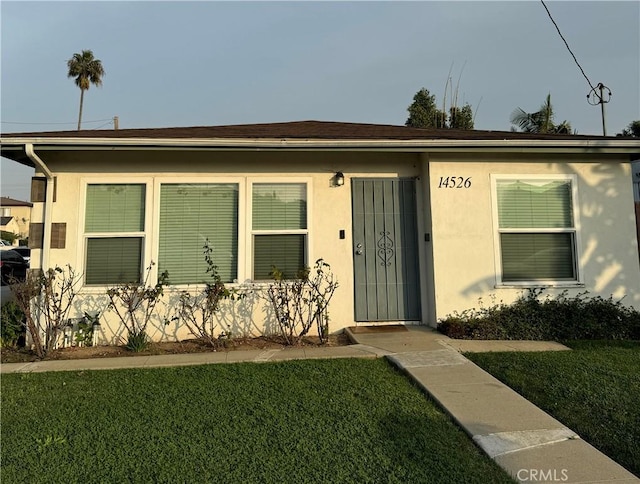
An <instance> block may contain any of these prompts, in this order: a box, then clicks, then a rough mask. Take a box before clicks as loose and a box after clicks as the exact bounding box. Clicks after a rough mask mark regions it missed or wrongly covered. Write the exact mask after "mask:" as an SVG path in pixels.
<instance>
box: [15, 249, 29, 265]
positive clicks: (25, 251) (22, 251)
mask: <svg viewBox="0 0 640 484" xmlns="http://www.w3.org/2000/svg"><path fill="white" fill-rule="evenodd" d="M12 250H15V251H16V252H17V253H18V254H20V255H21V256H22V258H23V259H24V260H26V261H27V263H28V264H31V249H30V248H29V247H27V246H26V245H20V246H18V247H14V248H13V249H12Z"/></svg>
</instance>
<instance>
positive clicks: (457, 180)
mask: <svg viewBox="0 0 640 484" xmlns="http://www.w3.org/2000/svg"><path fill="white" fill-rule="evenodd" d="M438 188H471V177H470V176H468V177H466V178H465V177H463V176H441V177H440V183H438Z"/></svg>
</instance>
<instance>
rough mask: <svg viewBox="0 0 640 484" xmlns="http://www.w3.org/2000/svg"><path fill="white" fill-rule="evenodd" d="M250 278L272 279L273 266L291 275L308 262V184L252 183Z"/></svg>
mask: <svg viewBox="0 0 640 484" xmlns="http://www.w3.org/2000/svg"><path fill="white" fill-rule="evenodd" d="M251 195H252V214H251V217H252V218H251V220H252V242H253V279H254V280H265V279H271V275H270V274H271V272H272V270H273V268H274V267H276V268H278V269H279V270H280V271H282V272H283V273H284V275H285V277H287V278H293V277H295V276H296V274H297V273H298V272H299V271H300V270H301V269H303V268H304V267H305V266H306V264H307V238H308V227H307V185H306V184H305V183H254V184H253V185H252V191H251Z"/></svg>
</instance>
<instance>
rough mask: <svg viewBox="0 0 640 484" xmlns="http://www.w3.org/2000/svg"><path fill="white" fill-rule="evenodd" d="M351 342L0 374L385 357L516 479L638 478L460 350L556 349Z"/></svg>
mask: <svg viewBox="0 0 640 484" xmlns="http://www.w3.org/2000/svg"><path fill="white" fill-rule="evenodd" d="M347 334H348V335H349V337H350V338H351V340H352V341H353V342H354V343H355V344H353V345H350V346H339V347H332V348H285V349H282V350H279V349H276V350H264V351H263V350H253V351H229V352H226V351H221V352H212V353H192V354H180V355H157V356H131V357H120V358H94V359H87V360H55V361H39V362H33V363H8V364H2V365H0V372H1V373H32V372H46V371H79V370H104V369H119V368H156V367H166V366H188V365H204V364H213V363H234V362H245V361H249V362H266V361H285V360H294V359H318V358H378V357H386V358H388V359H389V360H390V361H391V362H392V363H393V364H394V365H396V366H397V367H398V368H400V369H402V370H403V371H404V372H405V373H406V374H407V375H408V376H409V377H410V378H411V379H413V380H414V381H415V382H416V384H417V385H419V386H420V387H421V388H422V389H423V390H424V391H425V392H426V393H427V394H428V395H430V396H431V397H432V398H433V399H434V400H435V401H436V402H437V403H438V404H439V405H440V406H441V407H442V408H443V409H444V411H446V412H447V413H448V414H449V415H450V416H451V417H452V418H453V420H454V421H456V422H457V423H458V424H459V425H460V426H461V427H462V428H463V429H464V430H465V431H466V432H467V433H468V434H469V436H470V437H471V438H472V439H473V440H474V441H475V442H476V444H477V445H478V446H479V447H480V448H481V449H482V450H484V451H485V452H486V453H487V454H488V455H489V456H490V457H491V458H492V459H494V460H495V461H496V462H497V463H498V464H499V465H500V466H502V467H503V468H504V469H506V470H507V472H509V473H510V474H511V475H512V476H513V477H514V478H515V479H516V480H518V481H520V482H527V483H531V482H536V483H538V482H568V483H596V482H598V483H605V482H608V483H620V484H623V483H632V482H634V483H638V482H640V479H638V478H636V477H635V476H634V475H633V474H631V473H630V472H628V471H626V470H625V469H624V468H623V467H621V466H620V465H618V464H616V463H615V462H614V461H613V460H611V459H610V458H608V457H607V456H605V455H604V454H602V453H601V452H599V451H598V450H596V449H595V448H594V447H592V446H591V445H589V444H587V443H586V442H584V441H583V440H581V439H580V437H579V436H578V435H577V434H576V433H575V432H573V431H572V430H571V429H569V428H567V427H565V426H564V425H562V424H561V423H560V422H558V421H557V420H555V419H554V418H552V417H551V416H550V415H548V414H546V413H545V412H543V411H542V410H540V409H539V408H538V407H536V406H535V405H533V404H532V403H531V402H529V401H527V400H526V399H524V398H523V397H521V396H520V395H519V394H518V393H516V392H515V391H513V390H511V389H510V388H509V387H507V386H506V385H504V384H503V383H501V382H500V381H498V380H497V379H495V378H494V377H492V376H491V375H489V374H488V373H487V372H485V371H484V370H482V369H481V368H480V367H478V366H476V365H475V364H473V363H472V362H471V361H469V360H468V359H467V358H465V357H464V356H463V355H462V354H461V353H460V352H476V351H477V352H482V351H562V350H567V349H568V348H566V347H564V346H562V345H560V344H558V343H552V342H544V341H536V342H533V341H462V340H452V339H449V338H447V337H446V336H444V335H442V334H440V333H437V332H435V331H433V330H430V329H428V328H424V327H420V326H406V327H380V328H379V329H376V328H362V327H358V328H350V329H348V330H347Z"/></svg>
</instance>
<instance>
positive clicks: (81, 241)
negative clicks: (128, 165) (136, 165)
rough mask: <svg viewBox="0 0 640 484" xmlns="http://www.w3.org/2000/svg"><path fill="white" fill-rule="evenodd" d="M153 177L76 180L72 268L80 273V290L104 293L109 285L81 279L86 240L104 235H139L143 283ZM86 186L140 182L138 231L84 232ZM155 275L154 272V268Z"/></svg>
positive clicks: (151, 278) (148, 259)
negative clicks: (142, 191) (141, 196)
mask: <svg viewBox="0 0 640 484" xmlns="http://www.w3.org/2000/svg"><path fill="white" fill-rule="evenodd" d="M152 182H153V178H151V177H148V176H145V177H137V176H131V177H129V178H126V179H124V180H123V178H122V177H83V178H81V179H80V194H81V195H80V197H79V198H80V202H79V204H78V227H79V230H78V239H77V248H78V250H76V267H77V268H79V272H80V273H81V274H82V286H81V289H82V290H83V292H96V293H97V292H104V288H106V287H110V286H111V285H110V284H87V283H86V279H85V274H86V267H85V264H86V255H87V240H88V239H91V238H108V237H141V238H142V254H141V258H140V259H141V262H142V267H141V268H140V270H141V271H142V272H141V277H142V280H143V282H144V277H145V276H146V269H147V267H149V265H150V264H151V260H152V259H151V257H150V255H151V245H152V244H151V242H152V240H151V239H152V237H150V234H151V229H152V217H151V216H150V210H149V207H151V206H152V205H151V204H152V203H153V190H152V186H153V184H152ZM88 185H144V186H145V200H144V203H145V207H144V229H143V231H142V232H139V231H138V232H86V231H85V221H86V207H87V186H88ZM156 274H157V271H156ZM156 274H154V273H153V270H152V273H151V275H150V280H154V281H155V280H156V279H155V277H156Z"/></svg>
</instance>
